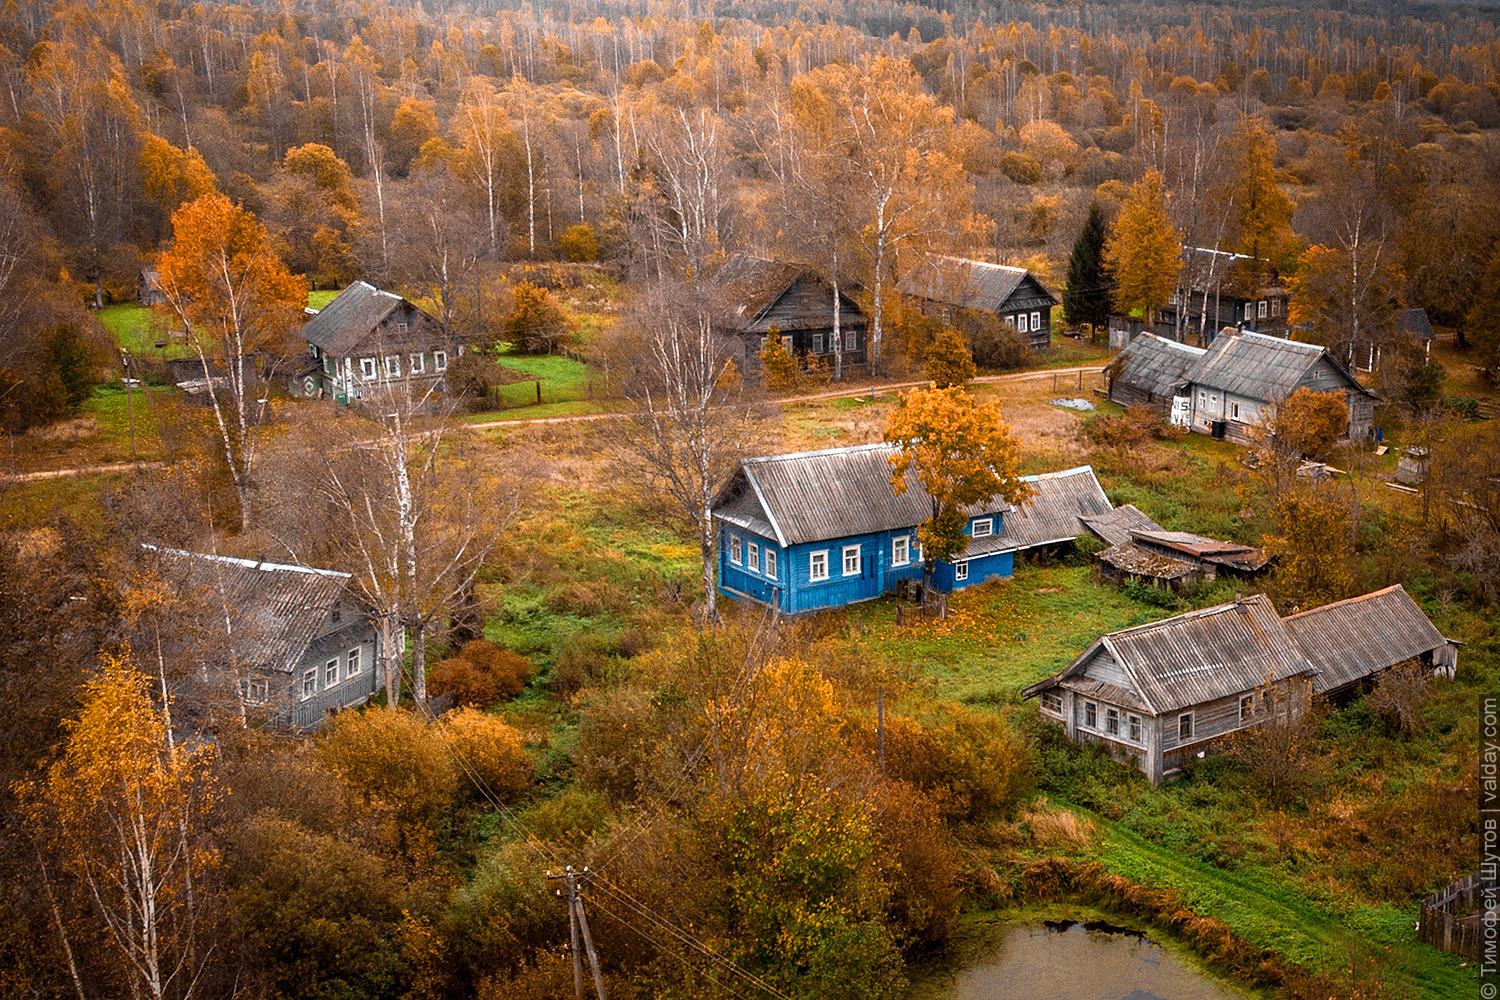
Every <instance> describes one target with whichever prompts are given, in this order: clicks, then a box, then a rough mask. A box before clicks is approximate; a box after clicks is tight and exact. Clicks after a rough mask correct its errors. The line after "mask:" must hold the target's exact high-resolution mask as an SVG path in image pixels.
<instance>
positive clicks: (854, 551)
mask: <svg viewBox="0 0 1500 1000" xmlns="http://www.w3.org/2000/svg"><path fill="white" fill-rule="evenodd" d="M860 551H861V550H860V547H859V546H858V545H845V546H844V575H845V576H859V570H860V560H859V554H860Z"/></svg>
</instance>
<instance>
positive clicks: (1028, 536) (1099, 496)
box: [1001, 465, 1114, 549]
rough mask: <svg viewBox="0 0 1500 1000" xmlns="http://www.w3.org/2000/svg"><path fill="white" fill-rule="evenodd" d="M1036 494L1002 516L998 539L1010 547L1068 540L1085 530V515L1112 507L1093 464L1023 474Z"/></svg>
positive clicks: (1021, 547) (1024, 546) (1018, 547)
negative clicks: (1002, 525) (1031, 474)
mask: <svg viewBox="0 0 1500 1000" xmlns="http://www.w3.org/2000/svg"><path fill="white" fill-rule="evenodd" d="M1021 480H1022V482H1025V483H1029V484H1031V488H1032V489H1033V490H1035V491H1036V492H1035V494H1034V495H1033V496H1032V497H1031V498H1030V499H1029V500H1027V501H1026V502H1025V503H1023V504H1021V505H1020V506H1019V507H1017V508H1016V509H1015V510H1014V511H1012V512H1011V513H1009V514H1007V515H1005V528H1004V530H1003V531H1002V532H1001V538H1002V539H1003V540H1004V541H1005V542H1007V543H1008V546H1009V547H1010V548H1013V549H1029V548H1033V547H1035V546H1038V545H1052V544H1056V543H1059V542H1070V541H1072V540H1073V539H1075V538H1077V537H1078V536H1079V535H1080V534H1082V533H1083V532H1084V531H1085V530H1086V526H1085V525H1084V523H1083V518H1084V517H1091V516H1096V515H1099V514H1105V513H1108V512H1109V511H1111V510H1113V509H1114V508H1113V506H1112V505H1111V504H1110V502H1109V497H1107V496H1105V495H1104V487H1102V486H1100V485H1099V480H1098V479H1097V478H1095V476H1094V469H1093V466H1090V465H1080V466H1078V467H1077V468H1076V469H1065V470H1063V471H1062V472H1045V473H1042V474H1041V475H1038V476H1022V477H1021Z"/></svg>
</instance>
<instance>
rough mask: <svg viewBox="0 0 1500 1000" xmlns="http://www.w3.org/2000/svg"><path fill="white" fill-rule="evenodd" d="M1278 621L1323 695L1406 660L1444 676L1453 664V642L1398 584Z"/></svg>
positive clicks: (1352, 688) (1362, 683)
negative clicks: (1313, 672)
mask: <svg viewBox="0 0 1500 1000" xmlns="http://www.w3.org/2000/svg"><path fill="white" fill-rule="evenodd" d="M1284 621H1285V622H1286V627H1287V629H1288V630H1289V631H1290V632H1291V633H1292V638H1293V639H1295V640H1296V642H1297V645H1298V646H1299V647H1300V648H1301V649H1302V652H1303V653H1305V654H1306V655H1307V658H1308V660H1309V661H1310V662H1311V663H1312V665H1313V667H1314V668H1315V669H1316V670H1317V671H1318V674H1317V676H1316V677H1315V678H1314V679H1313V691H1314V693H1316V694H1320V695H1322V696H1323V697H1325V698H1334V699H1337V698H1340V697H1342V696H1344V695H1346V694H1352V693H1354V692H1356V691H1358V690H1359V689H1361V688H1364V687H1368V686H1369V684H1370V683H1371V680H1372V678H1374V677H1376V676H1377V675H1378V674H1380V673H1381V672H1382V671H1385V670H1389V669H1390V668H1391V667H1394V666H1396V665H1397V664H1398V663H1405V662H1407V661H1409V660H1410V661H1414V662H1416V663H1419V664H1421V665H1423V666H1424V667H1428V668H1430V669H1431V672H1432V673H1433V674H1434V675H1435V676H1439V677H1445V678H1447V679H1449V680H1452V679H1453V675H1454V673H1455V672H1456V670H1457V667H1458V645H1459V644H1458V642H1457V641H1455V640H1453V639H1445V638H1443V634H1442V633H1441V632H1439V631H1438V630H1437V626H1435V625H1433V624H1432V620H1431V619H1430V618H1428V617H1427V616H1426V615H1425V614H1423V613H1422V609H1421V608H1419V607H1417V602H1416V601H1414V600H1412V598H1411V595H1410V594H1408V593H1407V592H1406V588H1404V587H1402V586H1401V585H1400V584H1396V585H1395V586H1393V587H1386V588H1385V589H1384V590H1377V591H1375V592H1374V593H1370V594H1363V595H1361V596H1359V597H1351V598H1349V599H1348V600H1344V601H1336V602H1334V603H1333V604H1325V605H1323V606H1322V607H1320V608H1313V609H1312V610H1311V611H1303V612H1301V613H1300V614H1295V615H1288V616H1287V617H1286V618H1285V619H1284Z"/></svg>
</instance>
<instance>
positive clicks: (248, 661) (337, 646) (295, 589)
mask: <svg viewBox="0 0 1500 1000" xmlns="http://www.w3.org/2000/svg"><path fill="white" fill-rule="evenodd" d="M145 549H146V550H147V552H148V553H149V554H150V555H151V557H154V559H155V564H156V569H157V572H158V573H159V574H160V575H161V577H162V579H163V580H164V581H166V582H168V583H169V584H171V585H173V586H175V587H176V588H177V591H178V593H179V594H181V595H182V596H183V597H184V598H186V599H188V600H190V601H197V602H199V603H201V604H202V605H203V606H205V607H207V608H209V609H211V610H212V611H213V612H214V614H213V615H210V618H211V619H217V620H220V621H223V622H224V623H225V626H226V629H227V633H228V653H227V657H226V658H227V659H228V660H229V661H230V662H227V663H223V664H219V665H218V666H219V667H220V669H221V670H224V671H229V672H232V674H233V676H234V679H235V682H236V683H237V684H238V689H239V694H240V697H241V698H242V700H243V703H244V705H245V708H246V710H247V711H249V712H251V713H263V714H264V716H265V718H266V719H267V720H269V721H271V722H273V723H276V724H280V725H285V726H288V727H291V728H311V727H314V726H317V725H319V724H320V723H321V722H322V721H323V719H324V718H325V717H326V716H327V715H328V713H330V712H333V711H338V710H340V709H343V708H349V707H351V706H354V705H359V704H362V703H364V702H365V701H367V700H368V699H369V698H371V697H372V696H373V695H375V694H376V693H377V692H378V691H380V690H381V688H382V686H383V685H382V680H381V677H380V673H379V671H378V669H377V664H378V663H379V662H380V653H381V650H380V637H379V634H378V632H377V631H376V629H375V627H374V625H373V624H372V623H371V620H370V616H369V614H368V612H367V611H366V609H365V608H364V607H363V606H362V605H361V604H360V602H359V600H358V599H357V598H356V596H355V595H354V593H353V590H352V588H351V586H350V583H351V579H350V576H349V574H347V573H339V572H335V571H333V570H326V569H313V568H311V567H308V566H298V565H293V564H287V563H273V562H266V561H264V560H255V559H237V558H233V557H230V556H219V555H211V554H208V553H203V552H186V551H183V550H180V549H166V548H159V547H157V546H154V545H147V546H145Z"/></svg>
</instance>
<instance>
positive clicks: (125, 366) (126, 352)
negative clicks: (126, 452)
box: [120, 347, 207, 462]
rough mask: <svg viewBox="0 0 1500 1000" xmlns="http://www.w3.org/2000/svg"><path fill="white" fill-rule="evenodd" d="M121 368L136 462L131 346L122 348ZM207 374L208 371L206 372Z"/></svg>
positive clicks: (132, 452) (132, 448) (131, 445)
mask: <svg viewBox="0 0 1500 1000" xmlns="http://www.w3.org/2000/svg"><path fill="white" fill-rule="evenodd" d="M120 368H121V370H122V371H124V372H125V412H126V413H127V414H129V417H130V460H131V461H132V462H134V461H135V460H136V457H135V399H134V397H133V396H131V394H130V390H131V387H132V381H133V380H132V378H131V375H130V348H128V347H122V348H120ZM204 374H205V375H206V374H207V372H204Z"/></svg>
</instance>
